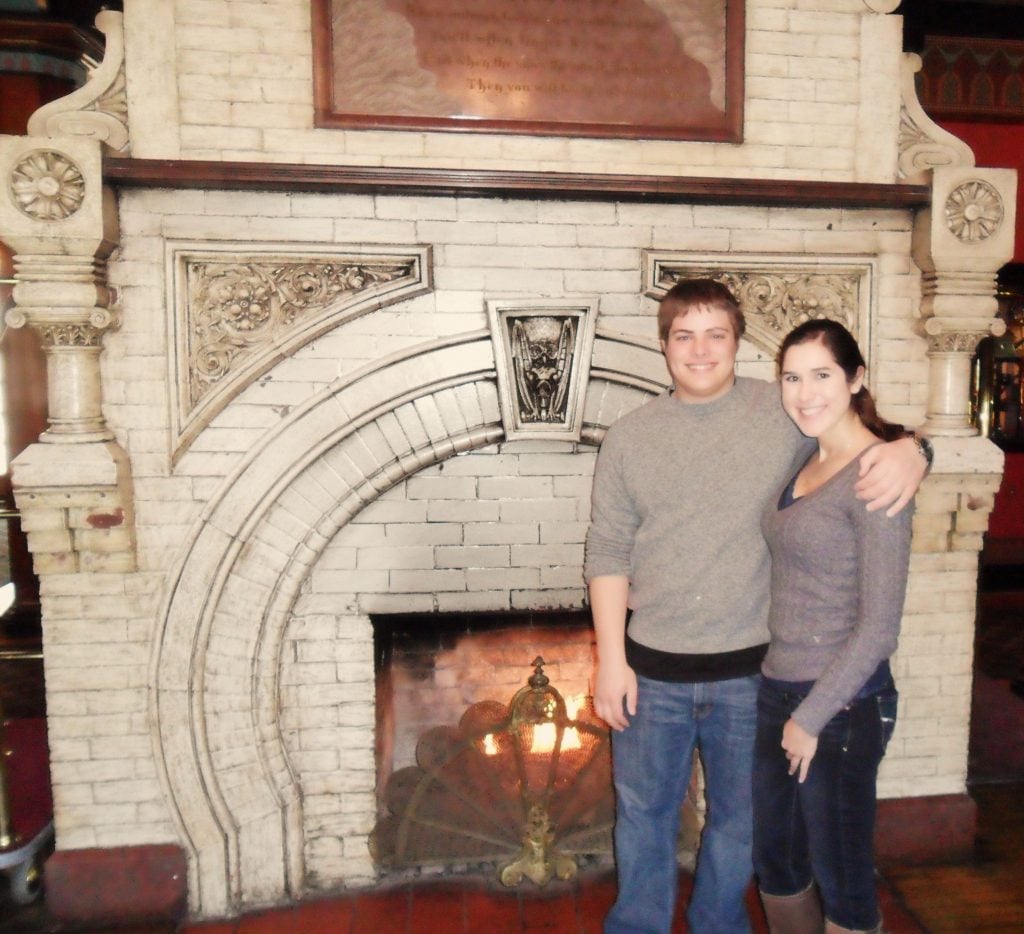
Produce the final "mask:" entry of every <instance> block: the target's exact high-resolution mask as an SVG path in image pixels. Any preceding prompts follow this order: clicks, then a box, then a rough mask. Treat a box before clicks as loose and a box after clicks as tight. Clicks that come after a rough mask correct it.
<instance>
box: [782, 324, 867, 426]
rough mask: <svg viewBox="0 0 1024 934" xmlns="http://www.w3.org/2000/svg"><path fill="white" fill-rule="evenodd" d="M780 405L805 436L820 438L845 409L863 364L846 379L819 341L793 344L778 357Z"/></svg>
mask: <svg viewBox="0 0 1024 934" xmlns="http://www.w3.org/2000/svg"><path fill="white" fill-rule="evenodd" d="M781 371H782V372H781V374H780V379H781V382H782V407H783V408H784V409H785V410H786V414H787V415H788V416H789V417H790V418H791V419H793V421H794V422H795V423H796V426H797V428H799V429H800V431H802V432H803V433H804V434H805V435H807V436H808V437H809V438H820V437H821V436H822V435H823V434H825V433H826V432H828V430H829V429H830V428H833V427H834V426H835V425H837V424H838V423H839V422H840V421H841V420H842V419H843V418H844V417H845V416H846V415H847V414H848V413H849V412H850V400H851V398H852V397H853V395H854V393H856V392H858V391H859V390H860V387H861V386H862V385H863V383H864V368H863V367H861V368H860V369H858V371H857V376H856V378H855V379H854V380H853V382H847V379H846V374H845V373H844V372H843V368H842V367H841V366H839V364H838V363H836V360H835V358H834V357H833V356H832V352H831V351H830V350H829V349H828V348H827V347H826V346H825V345H824V344H823V343H822V342H821V341H820V340H812V341H807V342H806V343H803V344H794V345H793V346H792V347H790V348H789V349H788V350H787V351H786V356H785V357H784V358H783V360H782V367H781Z"/></svg>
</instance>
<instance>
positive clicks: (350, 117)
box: [312, 0, 744, 142]
mask: <svg viewBox="0 0 1024 934" xmlns="http://www.w3.org/2000/svg"><path fill="white" fill-rule="evenodd" d="M312 4H313V5H312V9H313V73H314V103H315V107H316V118H315V119H316V125H317V126H320V127H348V128H363V129H369V128H373V129H389V128H390V129H405V130H450V131H458V132H485V133H486V132H489V133H499V132H500V133H525V134H546V135H553V136H594V137H626V138H631V139H679V140H706V141H713V140H716V141H725V142H739V141H740V140H741V139H742V132H743V28H744V20H743V7H744V4H743V0H312Z"/></svg>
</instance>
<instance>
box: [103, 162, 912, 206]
mask: <svg viewBox="0 0 1024 934" xmlns="http://www.w3.org/2000/svg"><path fill="white" fill-rule="evenodd" d="M103 174H104V179H105V180H106V182H107V183H108V184H110V185H112V186H114V187H117V188H191V189H209V190H216V189H232V190H245V191H293V192H325V193H330V192H358V193H361V194H391V195H410V194H414V195H465V196H468V197H498V198H545V199H574V200H596V201H650V202H661V203H689V204H729V205H767V206H770V207H840V208H910V209H913V208H918V207H922V206H924V205H926V204H928V203H929V201H930V192H929V189H928V187H927V186H926V185H902V184H899V185H879V184H863V183H858V182H820V181H779V180H776V179H760V178H754V179H743V178H694V177H690V176H678V175H602V174H582V173H567V172H520V171H476V170H472V169H434V168H384V167H379V166H372V167H362V166H334V165H297V164H282V163H268V162H214V161H199V160H190V159H124V158H114V157H111V158H107V159H106V160H105V161H104V165H103Z"/></svg>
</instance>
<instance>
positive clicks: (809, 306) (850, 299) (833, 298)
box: [658, 268, 860, 340]
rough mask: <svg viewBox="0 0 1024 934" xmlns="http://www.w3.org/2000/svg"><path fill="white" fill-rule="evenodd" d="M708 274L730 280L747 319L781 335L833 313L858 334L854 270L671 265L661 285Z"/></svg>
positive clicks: (728, 283)
mask: <svg viewBox="0 0 1024 934" xmlns="http://www.w3.org/2000/svg"><path fill="white" fill-rule="evenodd" d="M689 278H708V279H714V280H715V281H716V282H721V283H722V284H723V285H725V286H726V287H727V288H728V289H729V291H730V292H732V294H733V295H735V296H736V300H737V301H738V302H739V305H740V309H741V310H742V311H743V315H744V317H745V318H746V319H747V321H748V322H757V323H759V324H760V325H761V327H762V328H764V329H766V330H768V331H769V332H771V333H773V334H774V335H777V337H778V339H779V340H781V339H782V338H783V337H784V336H785V335H786V334H788V333H789V332H790V331H791V330H792V329H793V328H795V327H796V326H797V325H798V324H803V323H804V322H805V321H809V320H811V319H814V318H829V319H830V320H833V321H838V322H839V323H840V324H842V325H844V326H845V327H846V328H847V329H848V330H849V331H850V332H851V333H852V334H854V335H855V336H856V334H857V308H858V289H859V283H860V277H859V276H858V275H856V274H855V273H833V274H822V273H818V272H814V273H768V272H738V271H730V272H721V271H719V270H714V269H705V270H697V269H685V270H679V269H672V268H666V269H665V275H664V276H663V277H662V278H661V279H660V281H659V282H658V287H659V288H664V289H666V290H667V289H670V288H672V286H673V285H675V283H676V282H678V281H679V280H680V279H689Z"/></svg>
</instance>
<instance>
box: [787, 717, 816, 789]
mask: <svg viewBox="0 0 1024 934" xmlns="http://www.w3.org/2000/svg"><path fill="white" fill-rule="evenodd" d="M782 748H783V749H785V750H786V758H787V759H789V774H790V775H793V774H794V773H795V772H796V771H797V770H798V769H799V771H800V774H799V775H798V776H797V781H799V782H802V781H803V780H804V779H805V778H807V770H808V769H809V768H810V767H811V759H813V758H814V754H815V753H816V752H817V751H818V737H817V736H811V734H810V733H808V732H807V731H806V730H805V729H804V728H803V727H802V726H800V724H799V723H797V722H796V721H795V720H793V719H792V718H790V719H789V720H787V721H786V725H785V726H784V727H783V728H782Z"/></svg>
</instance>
